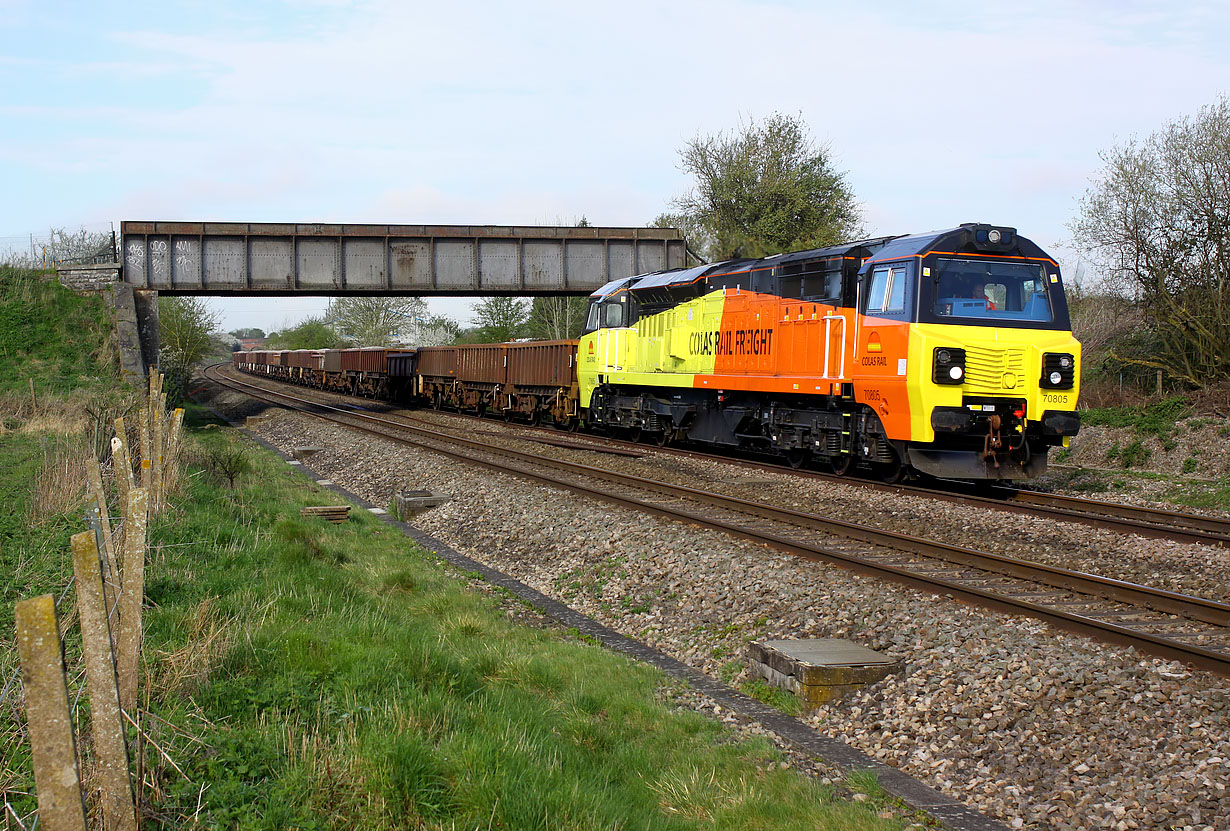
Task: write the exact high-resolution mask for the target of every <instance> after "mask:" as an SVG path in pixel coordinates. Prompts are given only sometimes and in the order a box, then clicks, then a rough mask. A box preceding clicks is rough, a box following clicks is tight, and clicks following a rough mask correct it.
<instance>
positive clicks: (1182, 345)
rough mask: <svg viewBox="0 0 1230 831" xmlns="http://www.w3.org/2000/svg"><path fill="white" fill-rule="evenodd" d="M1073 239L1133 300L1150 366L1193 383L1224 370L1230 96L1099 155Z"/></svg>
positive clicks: (1227, 351)
mask: <svg viewBox="0 0 1230 831" xmlns="http://www.w3.org/2000/svg"><path fill="white" fill-rule="evenodd" d="M1102 162H1103V169H1102V171H1101V174H1100V176H1099V178H1098V179H1097V181H1096V182H1095V183H1094V186H1093V187H1092V188H1091V189H1090V190H1089V191H1087V192H1086V193H1085V196H1084V198H1083V199H1082V200H1081V205H1080V214H1079V216H1078V217H1077V218H1076V219H1075V220H1074V221H1073V222H1072V224H1071V230H1072V231H1073V234H1074V235H1075V237H1076V241H1077V243H1078V244H1079V245H1080V246H1081V247H1082V248H1083V249H1084V250H1085V252H1086V253H1087V254H1088V255H1089V257H1090V258H1091V259H1092V260H1093V261H1094V262H1095V263H1096V264H1097V265H1098V266H1100V267H1101V268H1102V269H1104V271H1105V272H1106V274H1107V275H1108V276H1109V277H1110V278H1111V279H1112V280H1114V281H1117V282H1118V283H1119V284H1120V285H1121V286H1123V287H1124V288H1125V289H1126V290H1127V291H1128V293H1129V294H1130V295H1131V296H1133V297H1135V298H1136V299H1138V300H1139V301H1140V305H1141V308H1142V310H1143V312H1144V314H1145V317H1146V320H1147V321H1148V323H1149V325H1150V327H1152V328H1153V329H1154V330H1155V332H1156V335H1157V340H1158V344H1159V347H1158V354H1157V355H1156V357H1155V358H1144V359H1133V360H1131V361H1129V362H1131V363H1138V364H1144V365H1146V366H1152V367H1157V368H1159V369H1164V370H1166V371H1167V372H1169V373H1170V374H1171V375H1172V376H1174V377H1176V378H1179V379H1182V380H1184V381H1186V382H1188V383H1191V384H1193V385H1195V386H1201V385H1203V384H1205V383H1207V382H1209V381H1212V380H1214V379H1217V378H1221V377H1224V376H1226V375H1228V374H1230V285H1228V284H1227V280H1228V279H1230V101H1228V100H1227V99H1226V97H1225V96H1222V97H1221V98H1220V99H1218V101H1217V102H1216V103H1214V104H1211V105H1209V106H1206V107H1204V108H1202V109H1201V110H1200V112H1199V113H1198V114H1197V115H1196V116H1195V117H1184V118H1180V119H1178V120H1177V121H1173V122H1171V123H1170V124H1167V125H1166V126H1165V127H1164V128H1162V129H1161V130H1159V131H1158V132H1156V133H1154V134H1153V135H1151V136H1149V137H1148V138H1147V139H1144V140H1137V139H1132V140H1129V141H1128V142H1126V143H1125V144H1123V145H1121V146H1118V147H1114V148H1112V149H1111V150H1110V151H1107V152H1105V153H1103V154H1102Z"/></svg>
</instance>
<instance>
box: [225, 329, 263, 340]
mask: <svg viewBox="0 0 1230 831" xmlns="http://www.w3.org/2000/svg"><path fill="white" fill-rule="evenodd" d="M227 334H228V335H231V336H233V337H236V338H263V337H267V336H266V335H265V330H264V329H257V328H256V327H255V326H250V327H248V328H247V329H232V330H231V331H229V332H227Z"/></svg>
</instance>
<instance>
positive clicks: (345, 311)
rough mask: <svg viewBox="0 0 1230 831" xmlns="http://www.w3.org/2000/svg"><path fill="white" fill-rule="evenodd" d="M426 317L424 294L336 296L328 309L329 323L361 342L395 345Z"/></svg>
mask: <svg viewBox="0 0 1230 831" xmlns="http://www.w3.org/2000/svg"><path fill="white" fill-rule="evenodd" d="M426 317H427V302H426V301H425V300H423V298H421V297H335V298H333V299H332V300H330V301H329V308H328V309H327V310H326V311H325V320H326V322H328V324H329V326H330V327H332V329H333V330H334V331H335V332H337V333H338V334H340V335H341V336H342V337H343V338H345V339H346V341H348V342H350V343H353V344H356V345H358V346H391V345H393V344H394V343H395V342H396V341H398V340H399V339H400V338H399V335H401V334H402V333H403V332H405V331H407V330H409V329H411V328H413V326H414V325H415V324H416V323H418V322H420V321H424V320H425V319H426Z"/></svg>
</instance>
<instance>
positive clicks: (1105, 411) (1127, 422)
mask: <svg viewBox="0 0 1230 831" xmlns="http://www.w3.org/2000/svg"><path fill="white" fill-rule="evenodd" d="M1191 409H1192V407H1191V404H1190V403H1188V401H1187V400H1186V399H1184V398H1180V397H1177V396H1176V397H1173V398H1167V399H1165V400H1162V401H1157V402H1154V403H1152V404H1149V405H1147V406H1145V407H1143V408H1142V407H1100V408H1094V409H1089V410H1082V411H1081V424H1082V425H1088V426H1091V427H1130V428H1132V429H1133V430H1135V431H1136V433H1137V434H1138V435H1140V436H1158V437H1160V438H1165V437H1167V436H1169V435H1170V434H1171V433H1173V432H1174V430H1175V422H1177V421H1178V420H1179V419H1182V418H1184V417H1186V416H1187V414H1188V413H1190V412H1191Z"/></svg>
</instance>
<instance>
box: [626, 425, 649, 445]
mask: <svg viewBox="0 0 1230 831" xmlns="http://www.w3.org/2000/svg"><path fill="white" fill-rule="evenodd" d="M644 437H645V431H644V430H642V429H641V428H640V427H632V428H629V430H628V441H630V442H635V443H636V444H640V443H641V439H642V438H644Z"/></svg>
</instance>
